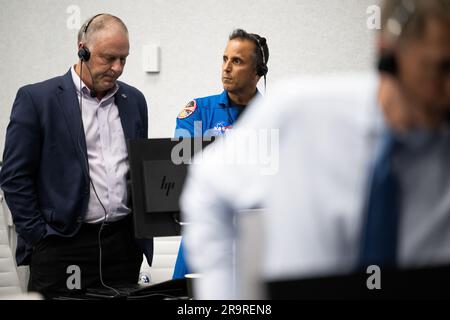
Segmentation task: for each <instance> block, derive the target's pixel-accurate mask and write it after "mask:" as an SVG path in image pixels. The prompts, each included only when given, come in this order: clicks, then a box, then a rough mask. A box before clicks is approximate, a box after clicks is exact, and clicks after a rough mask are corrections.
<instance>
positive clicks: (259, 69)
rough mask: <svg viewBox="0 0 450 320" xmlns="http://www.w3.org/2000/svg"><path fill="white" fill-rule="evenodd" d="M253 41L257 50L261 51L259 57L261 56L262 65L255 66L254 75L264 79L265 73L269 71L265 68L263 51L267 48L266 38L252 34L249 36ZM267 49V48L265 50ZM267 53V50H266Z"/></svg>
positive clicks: (265, 61)
mask: <svg viewBox="0 0 450 320" xmlns="http://www.w3.org/2000/svg"><path fill="white" fill-rule="evenodd" d="M250 35H251V36H252V37H253V39H254V40H255V42H256V44H257V46H258V48H259V50H261V56H262V63H260V62H259V63H258V65H257V66H256V74H257V75H258V76H260V77H265V76H266V74H267V72H268V71H269V68H267V58H266V54H265V51H264V48H267V41H266V38H263V37H260V36H259V35H257V34H255V33H252V34H250ZM267 49H268V48H267ZM267 51H269V50H267Z"/></svg>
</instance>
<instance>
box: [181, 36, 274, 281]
mask: <svg viewBox="0 0 450 320" xmlns="http://www.w3.org/2000/svg"><path fill="white" fill-rule="evenodd" d="M268 59H269V48H268V46H267V43H266V39H265V38H263V37H260V36H259V35H257V34H253V33H247V32H246V31H244V30H242V29H236V30H234V31H233V32H232V33H231V34H230V36H229V40H228V43H227V46H226V48H225V52H224V54H223V64H222V84H223V89H224V91H223V92H222V93H221V94H218V95H214V96H208V97H204V98H197V99H194V100H192V101H190V102H189V103H188V104H187V105H186V106H185V107H184V108H183V110H182V111H181V112H180V113H179V114H178V117H177V127H176V130H175V136H176V137H202V136H208V137H211V136H221V135H223V134H225V132H226V131H227V130H229V129H231V128H232V127H233V124H234V123H235V122H236V120H237V119H238V117H239V116H240V115H241V114H242V112H243V111H244V109H245V107H246V106H247V105H248V104H249V103H250V101H251V100H252V99H253V98H254V97H255V96H257V95H260V93H259V91H258V89H257V87H256V86H257V84H258V81H259V79H260V78H261V77H264V85H265V82H266V74H267V71H268V68H267V60H268ZM187 273H189V268H188V267H187V265H186V262H185V259H184V253H183V245H182V244H181V245H180V249H179V251H178V257H177V261H176V263H175V270H174V273H173V278H174V279H178V278H183V277H184V275H185V274H187Z"/></svg>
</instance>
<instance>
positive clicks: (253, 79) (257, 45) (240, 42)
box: [222, 29, 269, 95]
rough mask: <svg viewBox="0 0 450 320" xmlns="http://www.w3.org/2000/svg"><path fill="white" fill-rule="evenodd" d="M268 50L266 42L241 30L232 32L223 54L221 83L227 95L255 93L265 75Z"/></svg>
mask: <svg viewBox="0 0 450 320" xmlns="http://www.w3.org/2000/svg"><path fill="white" fill-rule="evenodd" d="M268 59H269V49H268V47H267V44H266V40H265V39H264V38H261V37H260V36H259V35H257V34H250V33H247V32H246V31H244V30H242V29H236V30H234V31H233V32H232V33H231V35H230V37H229V41H228V43H227V46H226V48H225V52H224V54H223V65H222V83H223V87H224V89H225V90H226V91H228V92H229V93H233V94H236V95H239V93H241V92H244V93H245V92H251V93H254V92H255V91H256V85H257V83H258V81H259V79H260V78H261V76H263V75H264V74H265V73H267V66H266V64H267V60H268Z"/></svg>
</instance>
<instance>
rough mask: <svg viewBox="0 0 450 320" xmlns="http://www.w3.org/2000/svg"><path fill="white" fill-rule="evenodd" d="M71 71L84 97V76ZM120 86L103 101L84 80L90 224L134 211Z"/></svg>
mask: <svg viewBox="0 0 450 320" xmlns="http://www.w3.org/2000/svg"><path fill="white" fill-rule="evenodd" d="M71 72H72V78H73V82H74V84H75V87H76V90H77V94H78V98H80V77H79V76H78V75H77V73H76V72H75V70H74V68H73V67H72V69H71ZM118 89H119V88H118V85H117V84H116V86H115V88H113V89H112V90H111V91H110V92H108V94H107V95H106V96H105V97H103V98H102V99H101V100H100V101H99V100H98V99H97V98H92V97H91V96H90V90H89V88H88V87H87V86H86V85H85V84H84V83H83V82H82V89H81V92H82V95H83V98H82V99H83V103H82V110H81V111H82V117H83V127H84V133H85V137H86V147H87V154H88V162H89V176H90V179H91V185H90V197H89V204H88V208H87V213H86V216H85V218H84V220H85V222H87V223H99V222H101V221H103V220H105V215H106V220H107V221H117V220H120V219H121V218H123V217H124V216H126V215H127V214H129V213H130V211H131V210H130V208H128V207H127V203H128V192H127V181H126V177H127V174H128V171H129V164H128V152H127V147H126V143H125V136H124V133H123V129H122V123H121V121H120V117H119V110H118V108H117V105H116V103H115V100H114V95H115V94H116V92H117V90H118ZM92 185H94V187H95V190H94V188H93V186H92ZM95 191H96V192H97V195H98V198H97V195H96V193H95ZM99 200H100V201H99ZM102 205H103V206H102ZM103 207H104V208H103ZM105 211H106V212H105Z"/></svg>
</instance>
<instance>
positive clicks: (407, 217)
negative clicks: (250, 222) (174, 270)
mask: <svg viewBox="0 0 450 320" xmlns="http://www.w3.org/2000/svg"><path fill="white" fill-rule="evenodd" d="M377 90H378V79H377V77H376V76H375V75H356V74H349V75H331V76H317V77H308V78H302V79H293V80H289V81H285V82H283V83H281V84H279V85H278V86H276V87H274V89H273V91H272V92H271V93H269V94H268V95H267V96H266V98H264V99H258V100H256V101H254V103H253V104H252V105H250V109H249V110H247V111H246V112H245V113H244V115H243V117H242V118H241V119H240V121H239V123H238V124H237V126H235V128H234V130H233V131H232V132H230V133H229V134H228V135H227V136H226V137H225V138H224V139H221V140H219V141H217V142H215V143H214V144H213V145H211V146H210V147H208V149H207V150H206V151H205V152H204V153H203V154H202V159H201V160H199V164H198V165H193V166H191V169H190V172H189V176H188V180H187V182H186V188H185V190H184V192H183V194H182V199H181V206H182V212H184V213H185V215H186V216H185V219H184V220H187V221H189V222H192V224H190V225H189V226H187V227H186V229H185V244H186V251H187V253H186V257H187V259H188V261H189V263H190V264H191V265H192V267H193V269H194V270H195V271H196V272H199V273H201V274H202V275H203V276H202V278H201V281H199V282H198V283H199V285H198V287H197V296H198V297H199V298H203V299H227V298H235V297H238V296H239V295H236V293H235V292H234V291H233V290H234V287H233V281H234V279H233V275H232V268H231V267H232V266H231V261H232V243H233V240H234V239H236V236H237V235H236V228H235V226H234V225H233V218H234V214H235V213H236V212H238V211H239V210H243V209H246V208H250V207H252V206H255V204H260V205H263V206H264V207H266V208H267V211H268V212H267V214H265V215H264V220H265V221H264V232H265V235H266V236H265V239H261V241H264V243H263V244H262V246H261V247H263V253H262V254H263V266H262V269H263V273H264V277H265V278H266V279H271V280H273V279H281V278H290V277H309V276H313V275H323V274H338V273H348V272H351V271H353V270H354V269H355V267H356V265H357V258H358V253H359V249H360V236H361V226H362V219H363V211H364V210H363V207H364V204H365V201H366V199H365V198H366V192H367V188H368V185H369V179H370V172H371V168H372V165H373V159H375V156H376V154H377V151H378V150H377V149H378V145H379V142H380V137H381V136H382V133H383V130H384V129H385V123H384V120H383V117H382V114H381V111H380V107H379V106H378V105H377V102H376V101H377V99H376V97H377ZM268 129H269V130H277V129H279V145H278V147H279V148H278V153H277V154H278V161H279V166H278V169H279V170H278V171H277V172H276V173H274V174H267V171H266V174H262V172H263V171H264V169H265V168H267V162H266V163H264V161H260V162H253V163H252V164H251V165H242V164H235V165H229V164H224V161H223V157H224V155H226V156H227V157H229V158H232V157H233V156H241V155H243V154H244V155H245V154H246V153H248V149H249V147H248V145H245V143H237V142H238V141H242V140H245V137H246V134H245V132H246V131H248V130H260V131H261V130H266V131H267V130H268ZM413 140H414V141H415V139H413ZM449 144H450V139H449V135H448V134H443V135H442V136H441V137H440V139H438V142H437V143H436V144H434V145H431V146H429V148H431V152H430V149H426V148H427V145H426V144H425V145H424V146H422V149H420V148H419V149H417V146H414V143H413V144H412V145H411V144H410V145H409V146H408V148H407V151H406V152H405V153H403V154H402V155H401V156H400V159H399V160H398V161H399V162H398V166H397V168H398V169H399V173H400V177H401V179H400V180H401V181H400V183H401V184H402V185H403V186H405V185H407V186H408V187H407V188H403V190H402V198H403V199H404V203H403V207H402V212H401V215H400V217H401V221H400V227H399V228H400V232H399V237H400V239H399V243H398V244H399V256H398V260H399V263H400V266H418V265H420V266H423V265H427V264H436V263H443V262H446V261H447V262H448V261H450V232H448V228H449V224H448V221H450V220H449V219H450V187H448V186H450V170H449V169H450V168H449V166H450V164H449V162H448V159H449V157H450V148H449V147H448V146H449ZM274 145H275V144H274ZM446 146H447V147H446ZM414 148H416V149H414ZM260 149H263V148H260ZM418 150H421V151H420V152H419V151H418ZM413 155H414V156H413ZM272 158H273V159H274V161H275V160H276V156H273V157H272ZM403 168H405V169H403ZM271 171H273V170H271ZM427 190H430V191H427ZM446 230H447V231H446Z"/></svg>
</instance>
